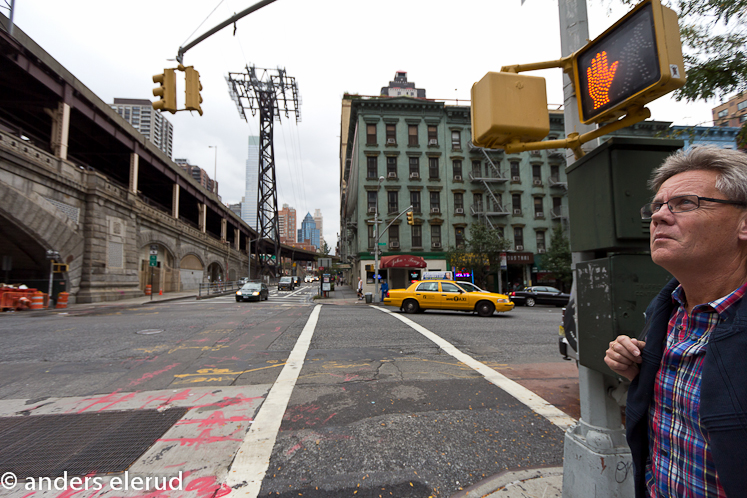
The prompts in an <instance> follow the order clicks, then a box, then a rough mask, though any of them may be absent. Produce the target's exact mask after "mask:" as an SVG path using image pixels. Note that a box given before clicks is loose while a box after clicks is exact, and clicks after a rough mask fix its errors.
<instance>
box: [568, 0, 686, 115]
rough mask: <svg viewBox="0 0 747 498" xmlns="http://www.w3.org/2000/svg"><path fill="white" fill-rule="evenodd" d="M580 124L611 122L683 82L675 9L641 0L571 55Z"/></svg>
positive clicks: (654, 0) (656, 2) (674, 88)
mask: <svg viewBox="0 0 747 498" xmlns="http://www.w3.org/2000/svg"><path fill="white" fill-rule="evenodd" d="M572 64H573V80H574V85H575V90H576V98H577V100H578V107H579V115H580V117H581V121H582V122H583V123H584V124H588V123H600V122H604V121H610V120H613V119H616V118H618V117H620V116H623V115H625V114H627V113H628V112H629V111H630V110H632V109H635V108H640V107H643V106H644V105H645V104H647V103H648V102H651V101H652V100H655V99H657V98H659V97H661V96H662V95H664V94H666V93H669V92H671V91H672V90H676V89H677V88H679V87H681V86H682V85H684V84H685V68H684V65H683V61H682V42H681V41H680V30H679V26H678V24H677V14H676V13H675V12H674V11H673V10H671V9H669V8H667V7H664V6H663V5H661V3H660V0H644V1H643V2H641V3H640V4H638V5H637V6H636V7H635V8H634V9H633V10H632V11H630V13H628V14H627V15H626V16H624V17H623V18H622V19H620V20H619V21H617V22H616V23H615V24H614V25H612V27H610V28H609V29H607V31H605V32H604V33H602V34H601V35H600V36H598V37H597V38H596V39H594V40H593V41H592V42H590V43H588V44H587V45H586V46H584V47H583V48H581V49H580V50H578V51H577V52H576V53H574V54H573V56H572Z"/></svg>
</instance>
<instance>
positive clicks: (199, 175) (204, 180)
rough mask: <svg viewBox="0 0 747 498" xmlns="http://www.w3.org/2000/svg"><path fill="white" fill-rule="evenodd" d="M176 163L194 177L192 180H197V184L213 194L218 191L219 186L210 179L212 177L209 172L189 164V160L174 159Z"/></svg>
mask: <svg viewBox="0 0 747 498" xmlns="http://www.w3.org/2000/svg"><path fill="white" fill-rule="evenodd" d="M174 162H175V163H176V164H177V165H179V166H181V167H182V168H183V169H184V171H186V172H187V174H189V175H192V178H194V179H195V180H197V182H198V183H199V184H200V185H202V186H203V187H205V188H206V189H208V190H209V191H211V192H215V191H216V190H218V186H217V185H216V184H215V183H214V182H213V180H212V179H211V178H210V176H209V175H208V174H207V171H205V170H204V169H202V168H200V167H199V166H195V165H194V164H189V159H187V158H176V159H174Z"/></svg>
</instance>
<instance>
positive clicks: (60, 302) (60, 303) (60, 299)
mask: <svg viewBox="0 0 747 498" xmlns="http://www.w3.org/2000/svg"><path fill="white" fill-rule="evenodd" d="M69 295H70V294H69V293H67V292H60V294H59V295H58V296H57V306H55V308H57V309H62V308H67V297H68V296H69Z"/></svg>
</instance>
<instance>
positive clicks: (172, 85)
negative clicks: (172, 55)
mask: <svg viewBox="0 0 747 498" xmlns="http://www.w3.org/2000/svg"><path fill="white" fill-rule="evenodd" d="M174 71H175V70H174V69H164V70H163V74H156V75H154V76H153V83H159V84H160V85H159V87H158V88H154V89H153V95H154V96H156V97H160V99H159V100H157V101H155V102H153V109H155V110H157V111H169V112H170V113H171V114H175V113H176V73H175V72H174Z"/></svg>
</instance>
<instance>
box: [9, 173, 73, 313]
mask: <svg viewBox="0 0 747 498" xmlns="http://www.w3.org/2000/svg"><path fill="white" fill-rule="evenodd" d="M0 198H2V199H3V203H2V205H0V230H1V229H3V228H7V229H9V230H2V231H3V232H5V238H6V241H5V243H6V244H8V252H9V253H10V254H7V255H11V256H13V255H14V253H15V252H16V251H17V252H18V255H19V262H20V256H21V254H24V257H25V258H27V259H28V261H27V262H25V263H27V264H26V266H28V268H27V269H26V270H27V271H26V272H18V274H19V276H22V275H24V274H25V275H28V276H30V277H35V276H36V274H37V273H38V274H39V275H41V274H44V275H46V278H47V279H48V278H49V277H48V276H49V266H48V263H49V262H48V261H47V259H46V251H47V250H50V249H51V250H55V251H57V252H59V253H60V257H61V259H62V261H61V262H62V263H67V264H68V271H67V272H64V273H62V274H61V275H60V279H59V285H55V288H56V289H65V290H66V291H67V292H68V293H70V298H69V300H68V302H69V303H71V304H72V303H75V302H76V295H77V293H78V291H79V290H80V281H81V276H82V268H83V252H84V247H85V244H84V237H83V235H82V234H81V233H80V231H79V224H78V223H76V222H74V221H73V220H72V219H71V218H70V217H69V216H68V215H67V214H65V213H64V212H62V211H61V210H60V209H58V208H57V207H56V206H55V205H53V204H52V203H51V202H49V201H48V200H47V199H45V198H44V197H42V196H41V195H39V194H38V193H36V192H33V191H31V192H29V193H26V194H24V193H22V192H20V191H18V190H16V189H15V188H13V187H11V186H10V185H8V184H6V183H2V182H0ZM9 207H11V208H12V209H8V208H9ZM71 214H72V213H71ZM14 241H15V242H14ZM19 244H20V245H19ZM15 246H17V248H16V249H14V247H15ZM21 247H22V248H21ZM12 273H13V271H12V270H11V272H9V277H10V276H11V275H10V274H12ZM3 276H4V275H3ZM22 278H26V277H22ZM10 279H11V280H12V278H10ZM30 280H35V278H30ZM55 281H57V277H56V278H55ZM19 283H21V282H19ZM39 287H41V288H40V290H41V291H42V292H47V290H48V284H47V285H44V286H39Z"/></svg>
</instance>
